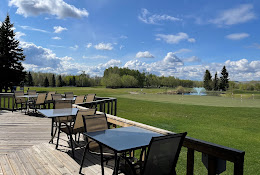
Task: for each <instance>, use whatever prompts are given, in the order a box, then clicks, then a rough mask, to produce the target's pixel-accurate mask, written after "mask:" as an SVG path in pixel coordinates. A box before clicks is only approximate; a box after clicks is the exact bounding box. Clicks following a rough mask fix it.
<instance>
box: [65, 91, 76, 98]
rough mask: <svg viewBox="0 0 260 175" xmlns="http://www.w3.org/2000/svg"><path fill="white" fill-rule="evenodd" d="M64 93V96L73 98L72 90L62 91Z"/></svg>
mask: <svg viewBox="0 0 260 175" xmlns="http://www.w3.org/2000/svg"><path fill="white" fill-rule="evenodd" d="M64 94H65V98H73V97H74V95H73V92H64Z"/></svg>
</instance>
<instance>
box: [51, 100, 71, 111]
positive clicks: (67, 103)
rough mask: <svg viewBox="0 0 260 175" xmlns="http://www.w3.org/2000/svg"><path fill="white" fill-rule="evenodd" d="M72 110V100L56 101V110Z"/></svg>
mask: <svg viewBox="0 0 260 175" xmlns="http://www.w3.org/2000/svg"><path fill="white" fill-rule="evenodd" d="M63 108H72V101H71V100H56V101H54V109H63Z"/></svg>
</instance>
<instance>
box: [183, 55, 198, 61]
mask: <svg viewBox="0 0 260 175" xmlns="http://www.w3.org/2000/svg"><path fill="white" fill-rule="evenodd" d="M183 61H184V62H200V61H201V60H200V59H199V57H196V56H192V57H189V58H184V59H183Z"/></svg>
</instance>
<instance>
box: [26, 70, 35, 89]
mask: <svg viewBox="0 0 260 175" xmlns="http://www.w3.org/2000/svg"><path fill="white" fill-rule="evenodd" d="M33 84H34V83H33V78H32V74H31V72H29V73H28V75H27V85H28V86H33Z"/></svg>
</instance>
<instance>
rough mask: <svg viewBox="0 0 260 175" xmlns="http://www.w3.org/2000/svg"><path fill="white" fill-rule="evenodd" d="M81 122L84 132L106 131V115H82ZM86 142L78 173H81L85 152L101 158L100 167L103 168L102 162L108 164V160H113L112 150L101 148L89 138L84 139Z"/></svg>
mask: <svg viewBox="0 0 260 175" xmlns="http://www.w3.org/2000/svg"><path fill="white" fill-rule="evenodd" d="M83 122H84V128H85V132H95V131H103V130H106V129H108V123H107V117H106V114H95V115H83ZM86 141H87V145H86V147H85V150H84V155H83V158H82V160H81V166H80V170H79V173H81V170H82V166H83V164H84V160H85V156H86V153H87V151H88V152H89V153H91V154H95V155H99V156H101V167H102V166H103V162H108V160H111V159H113V158H114V151H113V150H111V149H109V148H107V147H105V146H101V145H99V144H98V143H97V142H95V141H93V140H91V139H89V138H86ZM101 152H102V153H101Z"/></svg>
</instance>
